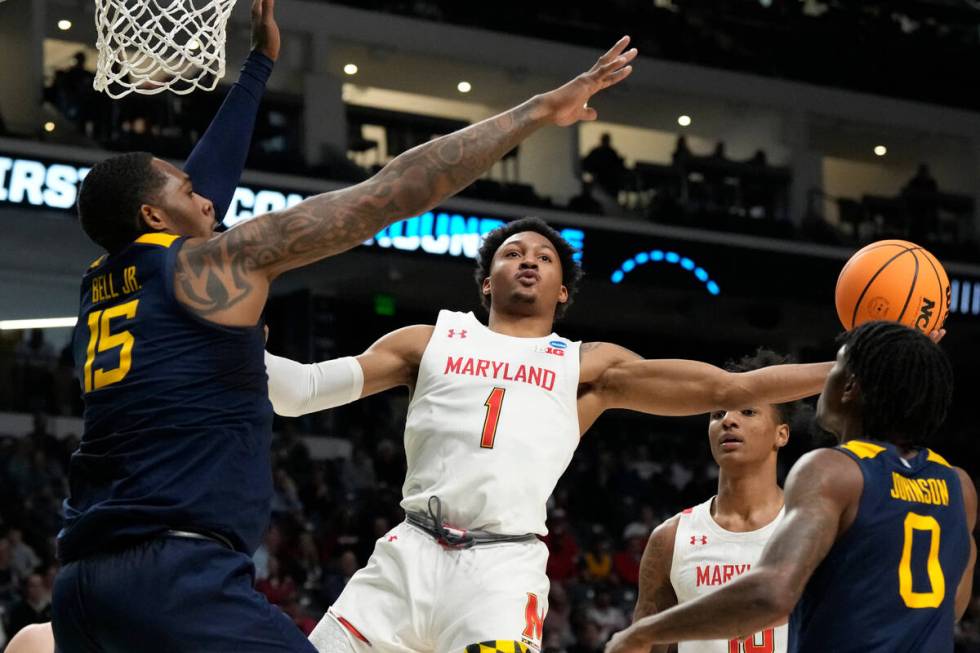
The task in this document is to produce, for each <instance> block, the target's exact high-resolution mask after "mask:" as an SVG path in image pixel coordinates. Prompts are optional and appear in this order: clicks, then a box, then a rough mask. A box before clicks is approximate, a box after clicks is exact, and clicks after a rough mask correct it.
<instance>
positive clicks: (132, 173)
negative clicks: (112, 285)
mask: <svg viewBox="0 0 980 653" xmlns="http://www.w3.org/2000/svg"><path fill="white" fill-rule="evenodd" d="M166 181H167V178H166V177H165V176H164V175H163V174H162V173H161V172H159V171H158V170H157V169H156V168H154V167H153V155H152V154H150V153H149V152H129V153H127V154H120V155H118V156H114V157H110V158H108V159H106V160H105V161H102V162H100V163H97V164H95V166H93V167H92V169H91V170H90V171H89V173H88V174H87V175H85V179H84V181H82V188H81V190H80V191H79V192H78V219H79V222H81V224H82V229H83V230H84V231H85V233H86V235H88V237H89V238H91V239H92V240H93V241H94V242H96V243H97V244H99V245H100V246H102V247H103V248H105V250H106V251H107V252H109V253H110V254H114V253H116V252H117V251H119V250H120V249H122V248H123V247H125V246H126V245H128V244H130V243H131V242H133V241H134V240H136V239H137V238H138V237H139V236H140V234H143V233H145V232H146V231H148V227H147V226H146V224H145V223H144V222H143V220H142V218H141V217H140V206H141V205H143V204H146V203H147V202H150V201H152V200H153V199H154V195H155V194H156V193H157V192H159V190H160V189H161V188H162V187H163V185H164V184H165V183H166Z"/></svg>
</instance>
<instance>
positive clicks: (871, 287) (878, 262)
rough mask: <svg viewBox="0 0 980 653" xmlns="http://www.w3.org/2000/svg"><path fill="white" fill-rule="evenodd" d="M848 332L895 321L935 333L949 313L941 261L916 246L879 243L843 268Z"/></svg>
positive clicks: (839, 293) (841, 306) (841, 294)
mask: <svg viewBox="0 0 980 653" xmlns="http://www.w3.org/2000/svg"><path fill="white" fill-rule="evenodd" d="M835 300H836V303H837V316H838V317H839V318H840V321H841V323H842V324H843V325H844V328H845V329H848V330H850V329H853V328H854V327H856V326H859V325H860V324H863V323H864V322H869V321H871V320H890V321H893V322H901V323H902V324H904V325H906V326H910V327H913V328H916V329H918V330H920V331H923V332H925V333H930V332H932V331H935V330H936V329H939V328H942V326H943V324H944V323H945V322H946V315H947V314H948V313H949V301H950V295H949V278H948V277H947V276H946V270H944V269H943V266H942V265H941V264H940V263H939V261H938V260H936V257H935V256H933V255H932V254H930V253H929V252H927V251H926V250H924V249H923V248H921V247H919V246H918V245H916V244H915V243H910V242H907V241H904V240H879V241H878V242H875V243H871V244H870V245H868V246H867V247H864V248H863V249H861V250H859V251H858V252H857V253H856V254H854V256H852V257H851V259H850V260H849V261H848V262H847V263H846V264H845V265H844V269H843V270H841V272H840V276H839V277H838V278H837V290H836V291H835Z"/></svg>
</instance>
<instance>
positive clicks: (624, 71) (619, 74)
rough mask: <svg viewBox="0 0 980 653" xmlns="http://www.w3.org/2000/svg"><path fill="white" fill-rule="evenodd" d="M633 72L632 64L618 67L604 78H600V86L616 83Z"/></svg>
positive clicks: (607, 86)
mask: <svg viewBox="0 0 980 653" xmlns="http://www.w3.org/2000/svg"><path fill="white" fill-rule="evenodd" d="M632 72H633V66H626V67H625V68H620V69H619V70H617V71H616V72H614V73H612V74H611V75H607V76H606V78H605V79H603V80H602V88H609V87H610V86H612V85H613V84H618V83H620V82H621V81H623V80H624V79H626V78H627V77H629V76H630V73H632Z"/></svg>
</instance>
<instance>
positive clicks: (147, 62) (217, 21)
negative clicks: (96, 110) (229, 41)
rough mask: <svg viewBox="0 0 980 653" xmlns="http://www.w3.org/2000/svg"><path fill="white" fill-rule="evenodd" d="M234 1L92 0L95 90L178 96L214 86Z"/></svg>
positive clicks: (220, 69) (221, 65)
mask: <svg viewBox="0 0 980 653" xmlns="http://www.w3.org/2000/svg"><path fill="white" fill-rule="evenodd" d="M234 6H235V0H95V26H96V30H97V32H98V39H97V40H96V42H95V47H96V49H98V51H99V61H98V66H97V70H96V74H95V90H97V91H103V92H105V93H106V94H107V95H109V96H110V97H112V98H121V97H123V96H124V95H128V94H129V93H139V94H142V95H156V94H157V93H162V92H163V91H167V90H169V91H171V92H173V93H177V94H179V95H185V94H187V93H191V92H192V91H194V90H195V89H202V90H205V91H211V90H214V87H215V86H217V84H218V80H220V79H221V78H222V77H223V76H224V74H225V26H226V25H227V23H228V17H229V16H230V15H231V10H232V7H234Z"/></svg>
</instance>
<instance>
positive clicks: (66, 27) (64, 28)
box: [58, 19, 71, 32]
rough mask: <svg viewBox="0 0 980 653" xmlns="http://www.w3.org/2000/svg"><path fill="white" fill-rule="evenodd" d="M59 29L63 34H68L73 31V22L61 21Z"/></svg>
mask: <svg viewBox="0 0 980 653" xmlns="http://www.w3.org/2000/svg"><path fill="white" fill-rule="evenodd" d="M58 29H60V30H61V31H62V32H67V31H68V30H70V29H71V21H70V20H65V19H61V20H59V21H58Z"/></svg>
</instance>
